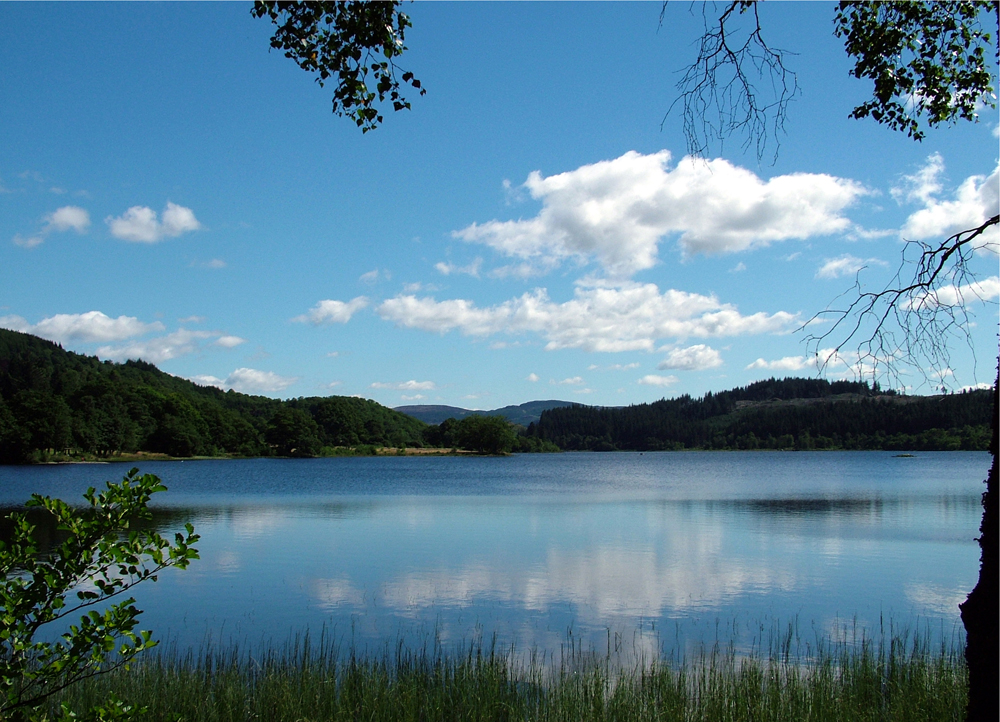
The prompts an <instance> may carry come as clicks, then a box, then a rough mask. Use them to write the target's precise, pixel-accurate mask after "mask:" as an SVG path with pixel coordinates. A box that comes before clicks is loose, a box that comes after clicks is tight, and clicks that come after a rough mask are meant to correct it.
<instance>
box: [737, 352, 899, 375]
mask: <svg viewBox="0 0 1000 722" xmlns="http://www.w3.org/2000/svg"><path fill="white" fill-rule="evenodd" d="M884 360H885V359H883V361H884ZM817 366H822V367H823V368H824V369H825V370H826V371H827V372H834V371H836V372H837V374H839V375H841V376H844V377H848V376H854V377H858V376H860V375H863V374H865V373H869V374H870V373H871V367H870V366H867V365H864V364H862V363H861V360H860V356H859V355H858V353H857V352H853V351H851V352H848V351H837V349H835V348H824V349H820V350H819V351H817V352H816V354H814V355H812V356H784V357H783V358H780V359H776V360H773V361H767V360H766V359H763V358H759V359H757V360H756V361H754V362H753V363H751V364H748V365H747V367H746V368H747V370H767V371H801V370H803V369H807V368H816V367H817ZM837 374H835V375H837Z"/></svg>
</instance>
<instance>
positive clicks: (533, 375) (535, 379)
mask: <svg viewBox="0 0 1000 722" xmlns="http://www.w3.org/2000/svg"><path fill="white" fill-rule="evenodd" d="M525 381H530V382H531V383H533V384H534V383H538V374H536V373H530V374H528V376H527V377H526V378H525Z"/></svg>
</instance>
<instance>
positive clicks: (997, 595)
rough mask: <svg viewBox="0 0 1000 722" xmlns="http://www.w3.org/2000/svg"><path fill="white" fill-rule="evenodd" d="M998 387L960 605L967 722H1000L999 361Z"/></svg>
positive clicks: (999, 361)
mask: <svg viewBox="0 0 1000 722" xmlns="http://www.w3.org/2000/svg"><path fill="white" fill-rule="evenodd" d="M997 364H998V365H997V383H996V385H994V386H993V420H992V426H993V440H992V441H991V442H990V453H991V454H993V465H992V466H991V467H990V475H989V476H988V477H987V478H986V491H984V492H983V521H982V524H981V525H980V526H979V548H980V557H979V582H978V583H977V584H976V588H975V589H973V590H972V592H971V593H970V594H969V598H968V599H966V600H965V602H963V603H962V604H961V605H959V607H960V609H961V610H962V622H963V623H964V624H965V632H966V644H965V661H966V662H967V663H968V665H969V706H968V708H967V709H966V713H965V714H966V717H965V718H966V720H967V721H968V722H981V721H983V722H986V721H988V722H997V720H998V719H1000V705H998V701H1000V665H998V663H1000V628H998V620H1000V584H998V580H997V576H998V571H1000V570H998V567H1000V554H998V547H997V543H998V541H1000V540H998V528H997V527H998V517H997V446H998V439H997V415H998V413H1000V406H998V401H1000V359H998V362H997Z"/></svg>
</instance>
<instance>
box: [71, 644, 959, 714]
mask: <svg viewBox="0 0 1000 722" xmlns="http://www.w3.org/2000/svg"><path fill="white" fill-rule="evenodd" d="M791 639H792V637H791V634H790V633H789V634H787V635H781V636H779V637H778V638H777V640H776V641H773V642H772V643H771V644H770V645H769V649H768V650H767V651H766V652H763V651H757V652H751V653H749V654H737V653H736V652H735V651H734V649H733V647H732V645H730V646H729V647H728V648H723V647H721V646H720V645H719V644H716V645H714V646H713V647H711V648H709V649H705V650H703V651H701V652H699V653H698V654H696V655H694V656H693V657H692V658H690V659H687V660H673V661H671V660H668V659H666V658H660V659H656V660H643V659H638V660H633V662H632V664H630V665H623V664H622V660H621V659H619V658H617V657H616V655H615V654H614V653H613V652H611V650H610V649H609V652H608V653H605V654H594V653H593V651H591V652H583V651H581V650H580V648H579V647H578V646H577V645H575V644H570V645H569V647H568V651H567V650H564V652H563V653H562V654H561V655H559V658H558V659H551V658H546V657H545V656H544V655H542V656H538V655H529V656H528V657H527V659H525V658H524V657H519V656H517V655H515V654H514V650H513V649H501V648H498V647H497V646H496V644H495V643H494V644H492V645H487V646H486V647H484V646H483V645H481V644H473V645H470V646H468V647H467V648H466V649H464V651H462V652H461V653H446V652H445V651H444V650H443V649H442V647H441V646H440V645H439V644H437V643H436V642H435V643H431V644H429V645H428V644H425V645H424V646H423V647H421V648H420V649H416V650H413V649H408V648H407V647H406V646H405V645H404V644H403V643H402V642H399V643H397V645H396V646H395V647H392V648H387V649H385V650H384V651H382V652H381V653H378V654H366V655H364V656H361V655H355V654H353V653H351V652H349V651H348V652H347V653H346V654H341V652H340V650H339V649H337V647H336V645H335V644H333V643H330V642H329V640H328V639H327V638H325V637H322V638H321V639H320V641H319V643H317V644H314V643H312V642H311V641H310V639H309V638H308V637H302V638H298V639H295V640H293V641H291V642H289V643H288V644H286V645H284V646H283V647H280V648H277V649H275V648H272V649H266V650H264V651H262V652H259V653H257V652H246V651H241V650H240V649H239V648H237V647H234V646H230V647H227V648H219V647H210V646H207V647H206V648H204V649H202V650H201V651H200V652H198V653H195V652H193V651H192V652H188V653H186V654H177V653H160V654H159V655H158V656H151V657H149V658H148V659H147V660H145V661H144V662H142V663H139V664H135V665H133V666H132V667H131V668H130V669H127V670H121V671H118V672H116V673H114V674H109V675H105V676H102V677H97V678H94V679H91V680H88V681H87V682H85V683H82V684H79V685H77V686H76V687H74V688H71V689H68V690H66V691H65V692H64V693H63V696H62V697H61V698H60V699H59V700H54V704H55V705H56V706H58V703H59V702H61V701H65V702H66V703H68V704H69V705H70V707H71V708H73V709H76V710H83V709H85V708H86V707H88V706H90V705H92V704H95V703H98V702H100V701H101V700H103V699H104V698H105V697H106V696H107V694H108V693H109V692H114V693H116V694H117V695H118V696H119V697H121V698H122V699H123V700H124V701H125V702H127V703H130V704H135V705H139V706H144V707H147V708H148V712H147V714H146V717H145V719H148V720H155V721H159V720H171V721H184V722H201V721H205V722H236V721H240V722H243V721H246V720H274V721H275V722H283V721H286V720H287V721H288V722H320V721H326V720H329V721H331V722H332V721H334V720H352V721H354V720H365V721H366V722H378V721H380V720H386V721H388V720H392V721H393V722H397V721H411V720H412V721H413V722H418V721H419V722H436V721H437V720H441V721H445V720H447V721H457V720H484V721H485V720H497V721H507V720H511V721H513V720H517V721H518V722H521V721H525V720H540V721H552V722H556V721H563V720H565V721H566V722H587V721H590V720H593V721H595V722H596V721H611V720H622V721H623V722H624V721H628V722H641V721H642V720H658V721H659V720H662V721H666V720H678V721H681V720H683V721H684V722H694V721H702V720H704V721H705V722H728V721H730V720H732V721H735V720H748V721H749V720H752V721H753V722H771V721H777V720H789V721H792V720H794V721H795V722H800V721H812V720H815V721H816V722H819V721H821V720H831V721H832V720H872V721H873V722H874V721H875V720H878V721H879V722H886V721H896V720H899V721H903V720H926V721H927V722H931V721H934V722H940V721H941V720H959V719H962V717H963V713H964V708H965V700H966V685H967V682H966V670H965V664H964V661H963V659H962V655H961V651H960V649H959V647H958V645H957V644H950V645H949V644H939V645H938V646H935V647H933V648H932V647H931V645H930V644H929V643H927V642H926V641H925V639H926V637H921V636H920V635H909V634H905V633H897V634H893V635H892V636H891V637H889V638H888V639H883V640H881V641H879V642H878V643H876V642H875V641H873V640H871V639H866V638H864V637H861V638H858V637H857V636H856V637H855V638H854V639H849V640H841V641H837V642H824V643H820V644H819V645H817V646H815V647H814V648H813V650H812V651H811V652H810V654H809V655H808V657H805V658H800V657H796V656H795V655H794V654H792V653H791Z"/></svg>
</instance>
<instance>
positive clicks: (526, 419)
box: [393, 399, 576, 426]
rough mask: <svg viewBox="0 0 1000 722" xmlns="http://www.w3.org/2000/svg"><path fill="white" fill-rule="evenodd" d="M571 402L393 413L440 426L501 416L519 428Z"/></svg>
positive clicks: (429, 406) (402, 409) (399, 408)
mask: <svg viewBox="0 0 1000 722" xmlns="http://www.w3.org/2000/svg"><path fill="white" fill-rule="evenodd" d="M575 405H576V404H574V402H572V401H557V400H555V399H549V400H547V401H528V402H527V403H523V404H519V405H517V406H504V407H503V408H499V409H493V410H492V411H481V410H474V409H461V408H459V407H457V406H436V405H433V404H417V405H414V406H397V407H396V408H395V409H393V410H394V411H398V412H400V413H403V414H406V415H407V416H412V417H413V418H415V419H419V420H420V421H423V422H424V423H425V424H440V423H441V422H442V421H444V420H445V419H457V420H461V419H464V418H465V417H466V416H475V415H479V416H503V417H504V418H505V419H507V420H508V421H511V422H513V423H515V424H521V426H527V425H528V424H530V423H533V422H537V421H538V419H539V418H540V417H541V415H542V412H543V411H548V410H549V409H558V408H562V407H563V406H575Z"/></svg>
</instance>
